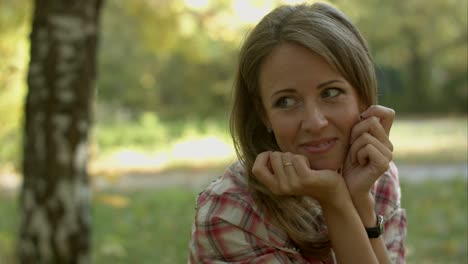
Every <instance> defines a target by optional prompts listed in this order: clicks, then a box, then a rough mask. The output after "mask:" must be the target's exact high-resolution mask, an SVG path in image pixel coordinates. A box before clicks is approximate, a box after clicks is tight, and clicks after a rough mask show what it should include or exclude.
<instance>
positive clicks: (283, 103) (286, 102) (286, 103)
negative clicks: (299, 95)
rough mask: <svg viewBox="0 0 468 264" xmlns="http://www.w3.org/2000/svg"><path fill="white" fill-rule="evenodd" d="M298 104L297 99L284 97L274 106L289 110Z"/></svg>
mask: <svg viewBox="0 0 468 264" xmlns="http://www.w3.org/2000/svg"><path fill="white" fill-rule="evenodd" d="M296 102H297V101H296V99H294V98H292V97H290V96H283V97H281V98H279V99H278V100H277V101H276V103H275V105H274V106H275V107H279V108H288V107H291V106H293V105H294V104H296Z"/></svg>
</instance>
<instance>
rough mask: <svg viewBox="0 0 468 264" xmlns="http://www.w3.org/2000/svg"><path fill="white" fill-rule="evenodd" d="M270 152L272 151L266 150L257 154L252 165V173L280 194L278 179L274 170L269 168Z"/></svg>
mask: <svg viewBox="0 0 468 264" xmlns="http://www.w3.org/2000/svg"><path fill="white" fill-rule="evenodd" d="M270 154H271V151H266V152H262V153H260V154H259V155H258V156H257V158H256V159H255V162H254V164H253V166H252V174H253V175H254V176H255V178H256V179H257V180H258V181H259V182H261V183H262V184H263V185H265V186H266V187H267V188H268V189H269V190H270V191H271V192H273V193H275V194H278V191H279V188H278V181H277V180H276V177H275V175H273V173H272V171H271V170H270V169H269V168H268V163H270Z"/></svg>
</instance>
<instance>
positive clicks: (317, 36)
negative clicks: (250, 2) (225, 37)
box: [230, 3, 377, 257]
mask: <svg viewBox="0 0 468 264" xmlns="http://www.w3.org/2000/svg"><path fill="white" fill-rule="evenodd" d="M285 42H289V43H296V44H299V45H302V46H304V47H306V48H308V49H310V50H311V51H313V52H315V53H317V54H319V55H321V56H322V57H323V58H325V59H326V60H327V62H328V63H329V64H330V65H331V66H332V67H334V69H335V70H337V71H338V72H340V73H341V74H342V75H343V77H344V78H345V79H346V80H347V81H348V82H349V83H350V84H351V85H352V86H353V87H354V88H355V89H356V91H357V93H358V96H359V98H360V100H361V103H363V104H365V105H367V106H370V105H372V104H375V103H376V87H377V84H376V76H375V69H374V64H373V61H372V57H371V55H370V53H369V49H368V46H367V43H366V41H365V39H364V38H363V37H362V35H361V34H360V33H359V31H358V29H357V28H356V27H355V26H354V25H353V24H352V23H351V22H350V20H349V19H348V18H347V17H346V16H345V15H344V14H343V13H342V12H340V11H339V10H337V9H336V8H334V7H332V6H330V5H328V4H324V3H315V4H312V5H309V4H301V5H284V6H280V7H278V8H276V9H275V10H273V11H272V12H270V13H269V14H268V15H266V16H265V17H264V18H263V19H262V20H261V21H260V22H259V23H258V24H257V25H256V26H255V27H254V28H253V30H252V31H251V32H250V33H249V35H248V36H247V39H246V40H245V42H244V44H243V46H242V48H241V50H240V54H239V66H238V70H237V73H236V81H235V84H234V90H233V107H232V110H231V117H230V130H231V135H232V137H233V141H234V145H235V148H236V153H237V156H238V158H239V160H241V162H242V163H243V164H244V166H245V168H246V173H247V174H248V178H249V186H250V187H251V188H252V189H253V190H254V192H253V193H254V197H255V200H256V201H257V202H258V203H259V205H261V206H263V208H264V209H265V210H266V211H267V213H268V215H269V216H270V217H271V218H272V220H273V221H274V222H275V224H277V225H279V227H281V228H282V229H283V230H285V231H286V233H287V234H288V236H289V237H290V238H291V240H292V241H293V242H294V243H295V245H296V246H297V247H298V248H299V249H300V250H301V252H302V254H304V255H308V256H315V257H324V256H326V255H328V253H329V252H330V242H329V239H328V235H327V232H326V228H325V224H324V219H323V217H322V214H321V209H320V206H319V205H318V203H317V202H316V201H314V200H312V199H309V198H305V197H291V196H289V197H285V196H281V197H280V196H276V195H274V194H273V193H271V192H270V191H269V190H268V189H267V188H266V187H265V186H263V185H262V184H261V183H260V182H258V181H256V180H255V178H254V177H253V175H252V172H251V169H252V166H253V163H254V161H255V158H256V157H257V155H258V154H260V153H261V152H264V151H267V150H279V147H278V145H277V143H276V141H275V138H274V135H273V134H272V133H269V131H268V129H267V128H266V127H265V125H264V123H263V122H262V120H263V119H262V117H263V116H264V109H263V106H262V101H261V98H260V94H259V80H258V76H259V70H260V67H261V66H262V62H263V61H264V59H265V58H266V57H267V56H268V55H269V54H270V53H271V51H272V50H273V49H274V48H275V47H277V46H278V45H280V44H281V43H285Z"/></svg>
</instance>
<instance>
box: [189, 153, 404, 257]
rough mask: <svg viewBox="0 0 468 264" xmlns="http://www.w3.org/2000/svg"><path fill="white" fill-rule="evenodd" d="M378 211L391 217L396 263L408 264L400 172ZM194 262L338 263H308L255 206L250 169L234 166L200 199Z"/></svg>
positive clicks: (389, 177) (384, 190)
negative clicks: (248, 177)
mask: <svg viewBox="0 0 468 264" xmlns="http://www.w3.org/2000/svg"><path fill="white" fill-rule="evenodd" d="M373 194H374V196H375V199H376V207H375V210H376V212H377V213H379V214H381V215H383V216H384V217H385V220H386V223H385V233H384V239H385V243H386V245H387V248H388V251H389V254H390V257H391V259H392V263H405V250H404V246H403V240H404V238H405V236H406V216H405V212H404V210H403V209H401V208H400V187H399V182H398V172H397V170H396V167H395V165H394V164H393V163H392V164H391V167H390V169H389V170H388V171H387V173H385V174H384V175H383V176H382V177H380V179H379V180H378V182H377V183H376V184H375V186H374V189H373ZM189 247H190V253H189V263H207V264H220V263H238V264H241V263H281V264H283V263H297V264H302V263H304V264H305V263H312V264H313V263H334V261H333V256H330V261H325V262H323V261H319V260H314V259H307V258H305V257H304V256H302V255H301V253H300V252H299V250H297V249H296V248H295V247H294V245H293V243H292V242H291V240H290V239H289V238H288V236H287V234H286V233H285V232H284V231H283V230H281V229H279V228H277V227H275V226H274V225H273V224H271V222H270V221H269V220H268V219H267V218H266V217H265V214H264V213H263V212H262V210H260V208H258V207H257V205H256V204H255V203H254V201H253V199H252V196H251V193H250V191H249V189H248V188H247V179H246V177H245V173H244V167H243V166H242V164H241V163H240V162H236V163H234V164H233V165H231V166H230V167H229V168H228V169H227V170H226V171H225V173H224V175H223V176H221V177H220V178H219V179H217V180H216V181H214V182H213V183H211V184H210V185H209V186H208V187H207V188H206V189H205V190H204V191H203V192H202V193H200V195H199V196H198V197H197V207H196V215H195V220H194V223H193V226H192V234H191V240H190V245H189Z"/></svg>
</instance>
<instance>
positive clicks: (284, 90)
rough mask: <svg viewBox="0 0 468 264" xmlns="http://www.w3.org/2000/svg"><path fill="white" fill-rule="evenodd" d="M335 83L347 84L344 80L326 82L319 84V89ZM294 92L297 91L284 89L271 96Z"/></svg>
mask: <svg viewBox="0 0 468 264" xmlns="http://www.w3.org/2000/svg"><path fill="white" fill-rule="evenodd" d="M335 82H339V83H345V82H344V81H342V80H330V81H326V82H323V83H321V84H319V85H318V86H317V88H318V89H320V88H323V87H325V86H327V85H329V84H332V83H335ZM294 91H295V90H294V89H292V88H286V89H282V90H279V91H276V92H274V93H273V94H272V95H271V97H273V96H275V95H276V94H278V93H283V92H294Z"/></svg>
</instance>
